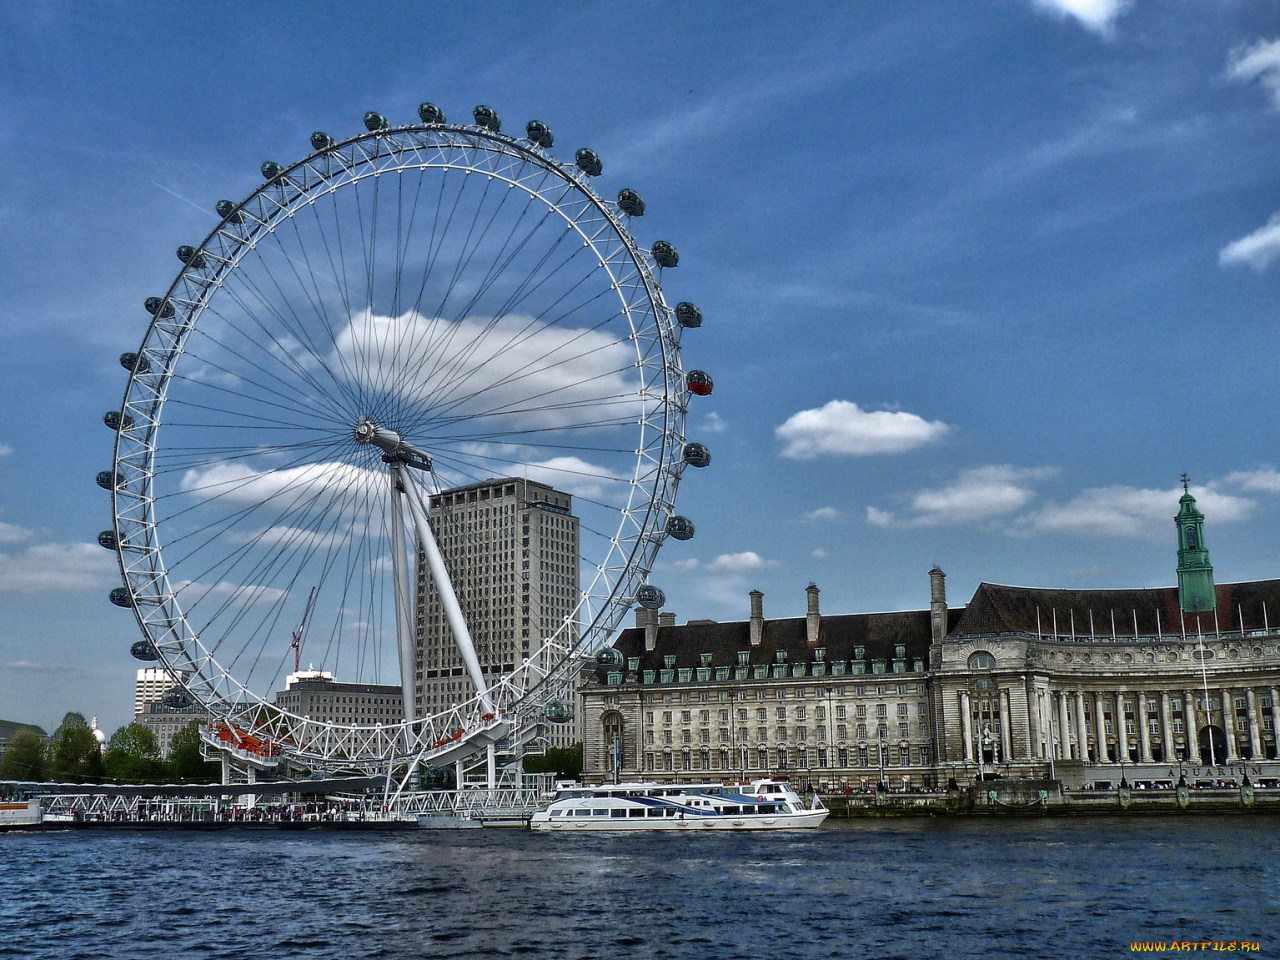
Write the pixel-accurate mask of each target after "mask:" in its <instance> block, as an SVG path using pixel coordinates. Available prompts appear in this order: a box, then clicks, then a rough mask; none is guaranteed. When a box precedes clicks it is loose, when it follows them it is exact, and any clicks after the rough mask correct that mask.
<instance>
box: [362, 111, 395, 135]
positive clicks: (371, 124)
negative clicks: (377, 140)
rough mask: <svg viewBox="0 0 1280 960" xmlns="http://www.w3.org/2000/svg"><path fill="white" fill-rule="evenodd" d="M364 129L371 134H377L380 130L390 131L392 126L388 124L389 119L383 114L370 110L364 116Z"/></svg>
mask: <svg viewBox="0 0 1280 960" xmlns="http://www.w3.org/2000/svg"><path fill="white" fill-rule="evenodd" d="M364 128H365V129H366V130H368V131H369V132H370V133H377V132H378V131H380V130H390V129H391V124H389V123H387V118H386V117H384V116H383V115H382V114H380V113H378V112H376V111H374V110H370V111H369V112H368V113H366V114H365V115H364Z"/></svg>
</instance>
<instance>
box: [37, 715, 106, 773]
mask: <svg viewBox="0 0 1280 960" xmlns="http://www.w3.org/2000/svg"><path fill="white" fill-rule="evenodd" d="M50 759H51V760H52V763H51V764H50V766H51V767H52V770H51V772H52V774H53V776H55V777H56V778H58V779H59V780H84V779H86V778H96V777H99V776H101V774H102V752H101V750H100V749H99V747H98V739H97V737H95V736H94V735H93V730H92V728H90V726H89V722H88V721H87V720H85V718H84V714H82V713H75V712H72V713H68V714H67V715H66V716H65V717H63V718H62V724H61V725H60V726H59V727H58V729H57V730H56V731H55V732H54V734H53V749H52V750H51V751H50Z"/></svg>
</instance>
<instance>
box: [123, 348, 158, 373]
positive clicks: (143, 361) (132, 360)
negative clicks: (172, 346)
mask: <svg viewBox="0 0 1280 960" xmlns="http://www.w3.org/2000/svg"><path fill="white" fill-rule="evenodd" d="M120 366H122V367H124V368H125V369H126V370H128V371H129V372H130V373H150V372H151V361H150V360H148V359H147V358H146V357H145V356H144V355H142V354H138V353H122V354H120Z"/></svg>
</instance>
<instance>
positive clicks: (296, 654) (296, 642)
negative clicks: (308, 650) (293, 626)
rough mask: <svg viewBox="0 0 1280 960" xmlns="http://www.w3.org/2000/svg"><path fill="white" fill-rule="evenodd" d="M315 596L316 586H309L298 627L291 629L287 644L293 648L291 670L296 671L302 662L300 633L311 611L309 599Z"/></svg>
mask: <svg viewBox="0 0 1280 960" xmlns="http://www.w3.org/2000/svg"><path fill="white" fill-rule="evenodd" d="M315 598H316V588H315V587H312V588H311V593H309V594H308V595H307V605H306V607H304V608H303V610H302V622H301V623H299V624H298V629H297V630H295V631H293V640H292V641H291V642H290V644H289V646H290V647H291V648H292V649H293V672H294V673H297V672H298V666H299V664H300V663H301V662H302V634H303V631H305V630H306V629H307V617H308V616H309V615H310V613H311V601H313V600H314V599H315Z"/></svg>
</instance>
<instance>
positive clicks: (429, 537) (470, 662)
mask: <svg viewBox="0 0 1280 960" xmlns="http://www.w3.org/2000/svg"><path fill="white" fill-rule="evenodd" d="M391 473H392V477H393V478H395V477H399V478H401V486H402V487H403V488H404V498H405V501H406V502H407V503H408V504H409V512H410V513H411V514H413V524H414V528H415V529H416V531H417V534H418V541H419V542H420V543H421V544H422V548H423V552H424V553H425V554H426V556H427V567H428V568H429V569H430V570H431V579H432V580H433V581H434V582H435V585H436V592H437V593H439V595H440V605H441V606H442V607H444V613H445V617H446V618H447V619H448V621H449V629H450V630H452V631H453V639H454V642H455V643H457V645H458V653H459V654H461V655H462V664H463V666H464V667H466V670H467V676H468V677H470V678H471V683H472V684H473V685H474V686H475V688H476V693H478V694H479V696H480V702H481V704H482V705H483V706H484V710H485V712H486V713H493V712H494V709H493V701H492V700H490V699H489V687H488V684H486V683H485V679H484V673H483V672H482V671H481V669H480V658H479V657H477V656H476V648H475V644H474V643H472V641H471V631H470V630H468V629H467V621H466V618H464V617H463V615H462V607H461V605H460V604H459V603H458V595H457V594H456V593H454V590H453V583H452V582H451V581H450V580H449V571H448V570H447V569H445V565H444V557H443V556H442V555H441V554H440V548H439V546H437V545H436V538H435V536H434V534H432V532H431V525H430V524H428V523H427V509H426V507H425V506H424V505H423V503H422V500H421V498H420V497H419V495H418V490H417V488H416V487H414V486H413V485H412V483H411V481H410V479H409V476H408V471H407V470H405V469H404V468H403V467H401V466H400V465H399V464H392V467H391Z"/></svg>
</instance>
